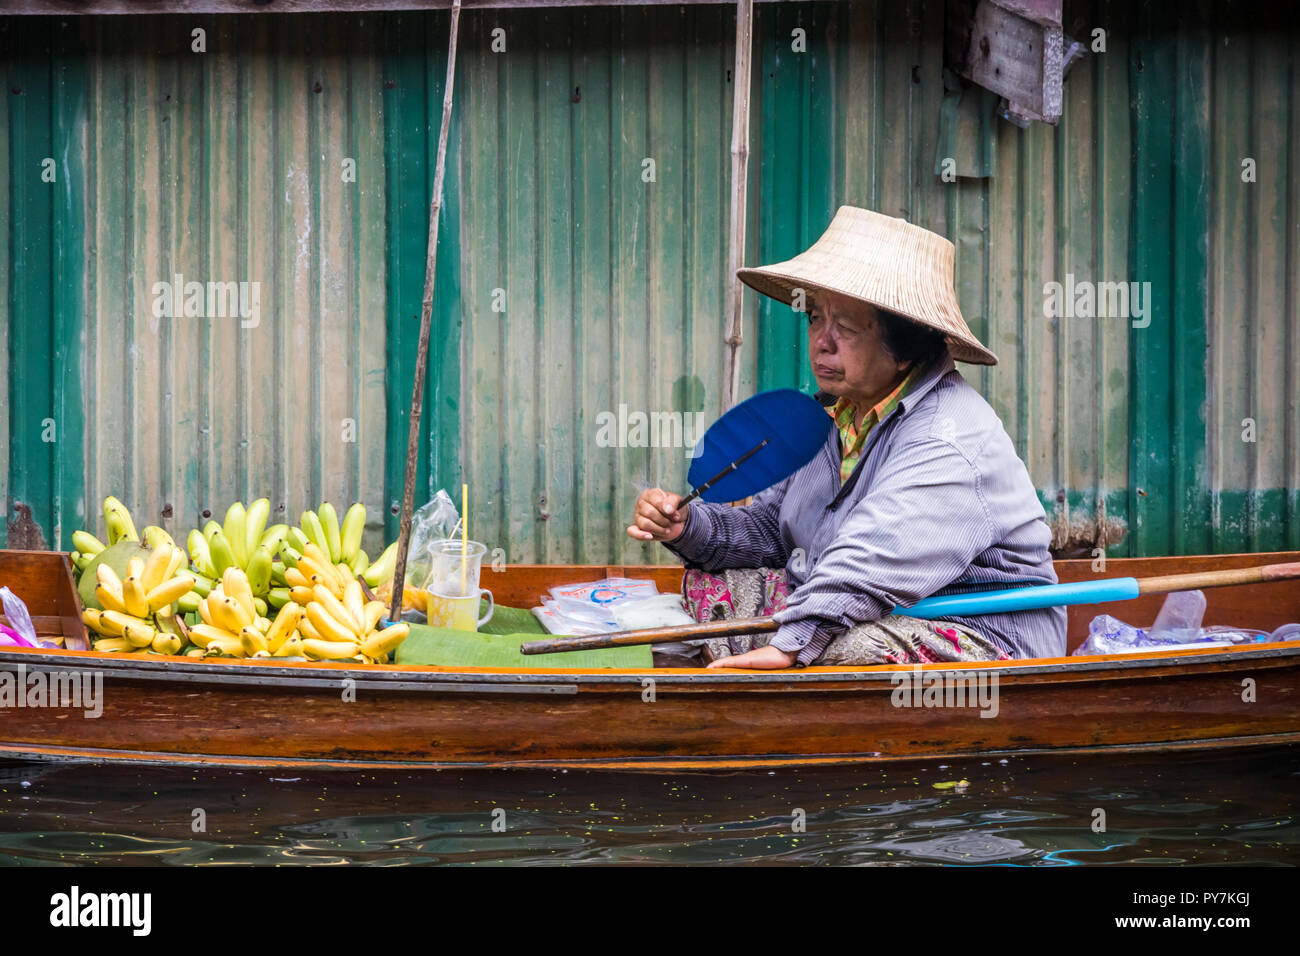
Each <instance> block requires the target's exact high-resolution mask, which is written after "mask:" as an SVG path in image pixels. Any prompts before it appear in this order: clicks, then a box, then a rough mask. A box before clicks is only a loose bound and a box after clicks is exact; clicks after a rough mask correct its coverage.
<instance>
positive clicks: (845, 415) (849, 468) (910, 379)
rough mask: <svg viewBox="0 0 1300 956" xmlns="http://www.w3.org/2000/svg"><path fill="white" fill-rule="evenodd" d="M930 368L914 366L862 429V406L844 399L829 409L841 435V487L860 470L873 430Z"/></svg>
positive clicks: (867, 418)
mask: <svg viewBox="0 0 1300 956" xmlns="http://www.w3.org/2000/svg"><path fill="white" fill-rule="evenodd" d="M929 367H930V364H929V363H920V364H916V365H913V366H912V368H911V370H910V371H909V372H908V373H907V375H906V376H905V377H904V378H903V380H902V381H901V382H899V383H898V387H897V388H895V389H894V390H893V391H892V392H890V393H889V394H888V395H886V396H885V397H884V398H882V399H881V400H880V401H879V402H877V403H876V404H875V405H873V406H871V409H870V410H869V411H868V412H867V414H866V417H865V418H864V419H863V420H862V426H861V427H858V426H857V425H856V424H855V422H856V420H857V417H858V406H857V405H856V404H855V403H854V402H853V401H852V400H851V399H848V398H841V399H840V400H839V401H837V402H836V403H835V404H834V405H833V406H832V407H830V408H828V409H827V410H826V411H827V412H828V413H830V416H831V418H833V419H834V420H835V426H836V428H838V429H839V432H840V451H841V458H840V484H843V483H844V482H846V481H848V480H849V476H850V475H852V474H853V469H854V468H856V467H857V464H858V458H859V457H860V456H861V454H862V446H863V445H864V444H866V441H867V436H868V435H870V434H871V429H873V428H875V427H876V425H878V424H879V423H880V422H881V421H882V420H883V419H884V418H885V416H886V415H888V414H889V413H890V412H892V411H893V410H894V409H895V408H897V407H898V404H899V402H901V401H902V400H903V398H904V397H905V396H906V395H907V394H908V393H909V392H911V391H912V389H914V388H915V387H916V385H917V383H919V382H920V381H921V379H922V378H923V377H924V376H925V373H926V371H927V370H928V369H929Z"/></svg>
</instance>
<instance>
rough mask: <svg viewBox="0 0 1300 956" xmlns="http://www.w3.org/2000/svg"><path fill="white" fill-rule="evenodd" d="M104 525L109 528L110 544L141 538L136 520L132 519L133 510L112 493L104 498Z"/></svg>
mask: <svg viewBox="0 0 1300 956" xmlns="http://www.w3.org/2000/svg"><path fill="white" fill-rule="evenodd" d="M104 525H105V526H106V527H107V528H108V543H109V544H110V545H112V544H117V543H118V542H119V541H124V540H125V541H139V540H140V535H138V534H136V530H135V522H133V521H132V520H131V512H129V511H127V510H126V505H124V504H122V502H120V501H118V500H117V499H116V498H114V497H113V496H112V495H109V496H108V497H107V498H105V499H104Z"/></svg>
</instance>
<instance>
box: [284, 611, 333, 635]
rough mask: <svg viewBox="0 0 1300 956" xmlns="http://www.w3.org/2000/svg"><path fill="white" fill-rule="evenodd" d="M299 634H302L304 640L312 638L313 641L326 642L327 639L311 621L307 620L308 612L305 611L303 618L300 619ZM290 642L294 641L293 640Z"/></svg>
mask: <svg viewBox="0 0 1300 956" xmlns="http://www.w3.org/2000/svg"><path fill="white" fill-rule="evenodd" d="M298 633H299V634H301V635H302V636H303V637H304V638H311V639H312V640H313V641H323V640H325V638H324V637H323V636H322V635H321V632H320V631H318V630H316V628H315V627H314V626H313V625H312V623H311V621H309V620H308V619H307V612H306V611H304V612H303V616H302V617H301V618H299V619H298ZM290 640H292V638H291V639H290Z"/></svg>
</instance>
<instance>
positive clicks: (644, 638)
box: [519, 561, 1300, 654]
mask: <svg viewBox="0 0 1300 956" xmlns="http://www.w3.org/2000/svg"><path fill="white" fill-rule="evenodd" d="M1298 578H1300V561H1294V562H1291V563H1288V564H1265V565H1260V566H1258V567H1254V568H1234V569H1231V570H1228V571H1193V572H1189V573H1186V574H1164V575H1160V576H1157V577H1150V578H1106V579H1103V580H1101V581H1072V582H1070V583H1068V584H1045V585H1040V586H1038V587H1027V588H1011V589H1009V590H1004V591H981V592H979V593H976V594H951V595H944V596H942V597H930V598H926V599H925V600H923V601H918V602H917V603H916V604H914V605H912V607H910V608H903V607H896V608H894V610H893V613H894V614H906V615H908V616H910V617H920V618H927V619H929V620H935V619H940V618H946V617H951V616H954V615H960V616H969V615H975V614H994V613H1000V612H1003V611H1027V610H1032V609H1035V608H1044V607H1060V606H1065V605H1071V604H1105V603H1107V602H1110V601H1127V600H1131V599H1132V598H1135V597H1139V596H1140V595H1143V594H1170V593H1172V592H1174V591H1194V590H1196V589H1198V588H1223V587H1231V586H1233V585H1235V584H1264V583H1266V582H1269V581H1290V580H1295V579H1298ZM778 627H779V625H778V624H777V623H776V621H774V620H772V618H770V617H750V618H739V619H736V620H730V621H710V622H709V623H707V624H686V625H683V626H681V627H652V628H646V629H645V630H640V631H619V632H617V633H614V634H592V635H589V636H584V637H552V638H546V639H544V640H537V641H526V642H525V643H524V644H523V645H522V646H521V647H520V648H519V650H520V651H521V652H522V653H524V654H557V653H560V652H563V651H591V650H598V649H600V648H602V647H626V646H628V645H632V644H666V643H668V642H670V641H698V640H701V639H703V638H706V637H723V636H726V635H728V634H761V633H764V632H766V631H775V630H776V629H777V628H778Z"/></svg>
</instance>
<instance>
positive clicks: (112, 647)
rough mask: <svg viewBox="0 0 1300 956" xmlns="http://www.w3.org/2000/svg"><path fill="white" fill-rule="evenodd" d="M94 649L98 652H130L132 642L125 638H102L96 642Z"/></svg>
mask: <svg viewBox="0 0 1300 956" xmlns="http://www.w3.org/2000/svg"><path fill="white" fill-rule="evenodd" d="M94 649H95V650H97V651H129V650H131V642H130V641H128V640H127V639H126V638H125V637H101V638H100V639H99V640H97V641H95V643H94Z"/></svg>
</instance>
